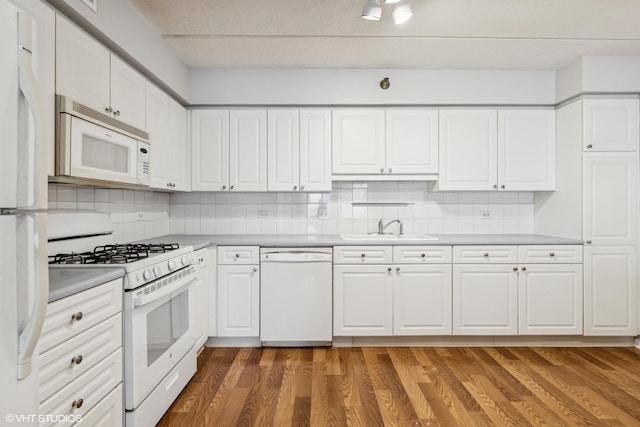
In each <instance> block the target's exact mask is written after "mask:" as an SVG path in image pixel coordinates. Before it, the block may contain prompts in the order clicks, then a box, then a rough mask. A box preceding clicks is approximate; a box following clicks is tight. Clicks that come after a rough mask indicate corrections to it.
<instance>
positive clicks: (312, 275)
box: [260, 248, 333, 347]
mask: <svg viewBox="0 0 640 427" xmlns="http://www.w3.org/2000/svg"><path fill="white" fill-rule="evenodd" d="M332 259H333V249H332V248H260V341H262V345H264V346H289V347H300V346H326V345H331V340H332V336H333V329H332V328H333V323H332V311H333V309H332V304H333V298H332V295H333V274H332Z"/></svg>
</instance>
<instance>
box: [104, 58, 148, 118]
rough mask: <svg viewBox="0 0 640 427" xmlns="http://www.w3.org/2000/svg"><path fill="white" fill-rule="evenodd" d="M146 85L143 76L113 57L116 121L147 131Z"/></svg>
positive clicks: (113, 99) (112, 88)
mask: <svg viewBox="0 0 640 427" xmlns="http://www.w3.org/2000/svg"><path fill="white" fill-rule="evenodd" d="M146 85H147V83H146V80H145V78H144V77H142V75H140V74H139V73H138V72H137V71H136V70H134V69H133V68H131V67H130V66H128V65H127V64H125V63H124V62H123V61H122V60H120V59H119V58H117V57H115V56H113V55H111V108H113V115H114V117H115V118H116V119H118V120H120V121H123V122H125V123H127V124H130V125H131V126H133V127H136V128H138V129H142V130H145V129H146V126H145V114H144V113H145V86H146ZM149 86H150V85H149Z"/></svg>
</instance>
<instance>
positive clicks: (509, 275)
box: [453, 264, 518, 335]
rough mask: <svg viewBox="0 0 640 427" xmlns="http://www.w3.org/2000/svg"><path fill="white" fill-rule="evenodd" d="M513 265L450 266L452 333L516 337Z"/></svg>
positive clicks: (515, 294) (516, 294) (516, 275)
mask: <svg viewBox="0 0 640 427" xmlns="http://www.w3.org/2000/svg"><path fill="white" fill-rule="evenodd" d="M514 268H517V267H516V265H515V264H514V265H505V264H495V265H484V264H483V265H476V264H467V265H454V266H453V301H454V304H453V334H454V335H516V334H517V333H518V273H517V271H514V270H513V269H514Z"/></svg>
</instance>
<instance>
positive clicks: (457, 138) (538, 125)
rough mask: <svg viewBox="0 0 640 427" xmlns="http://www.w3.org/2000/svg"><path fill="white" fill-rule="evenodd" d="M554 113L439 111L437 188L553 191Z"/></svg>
mask: <svg viewBox="0 0 640 427" xmlns="http://www.w3.org/2000/svg"><path fill="white" fill-rule="evenodd" d="M555 159H556V138H555V112H554V111H553V110H527V109H504V110H498V111H496V110H482V109H468V110H442V111H440V174H439V183H438V188H439V189H440V190H453V191H456V190H475V191H488V190H500V191H552V190H555V177H556V161H555Z"/></svg>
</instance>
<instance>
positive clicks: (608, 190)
mask: <svg viewBox="0 0 640 427" xmlns="http://www.w3.org/2000/svg"><path fill="white" fill-rule="evenodd" d="M582 159H583V160H582V164H583V167H582V173H583V180H582V182H583V184H582V188H583V204H584V206H583V218H584V221H583V227H584V230H583V238H584V240H585V241H587V243H588V244H593V245H635V244H636V228H637V210H638V209H637V194H638V191H637V190H638V189H637V185H638V183H637V175H638V156H637V154H635V153H585V154H584V155H583V157H582Z"/></svg>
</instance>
